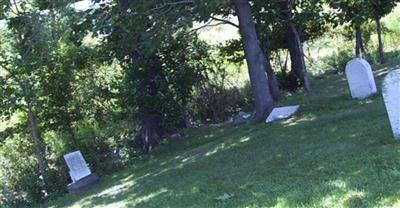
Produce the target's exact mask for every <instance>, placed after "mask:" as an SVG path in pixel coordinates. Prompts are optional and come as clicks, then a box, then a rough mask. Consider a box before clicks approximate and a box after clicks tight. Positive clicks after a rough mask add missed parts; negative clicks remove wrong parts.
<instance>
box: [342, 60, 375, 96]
mask: <svg viewBox="0 0 400 208" xmlns="http://www.w3.org/2000/svg"><path fill="white" fill-rule="evenodd" d="M346 77H347V81H348V83H349V87H350V92H351V96H352V97H353V98H356V99H364V98H367V97H369V96H371V95H372V94H375V93H376V92H377V90H376V84H375V79H374V74H373V73H372V68H371V65H370V64H369V63H368V62H367V61H366V60H365V59H362V58H355V59H353V60H351V61H349V62H348V63H347V65H346Z"/></svg>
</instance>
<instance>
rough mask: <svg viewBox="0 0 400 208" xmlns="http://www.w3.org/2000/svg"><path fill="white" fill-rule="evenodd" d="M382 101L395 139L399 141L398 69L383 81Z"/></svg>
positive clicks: (399, 90) (399, 98)
mask: <svg viewBox="0 0 400 208" xmlns="http://www.w3.org/2000/svg"><path fill="white" fill-rule="evenodd" d="M383 99H384V101H385V105H386V111H387V114H388V116H389V120H390V125H391V126H392V130H393V135H394V138H395V139H400V69H397V70H395V71H392V72H390V73H389V74H388V75H387V76H386V77H385V80H384V81H383Z"/></svg>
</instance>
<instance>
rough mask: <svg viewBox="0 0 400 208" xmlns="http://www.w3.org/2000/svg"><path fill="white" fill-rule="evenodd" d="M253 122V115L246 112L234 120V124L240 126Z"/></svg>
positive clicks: (240, 113)
mask: <svg viewBox="0 0 400 208" xmlns="http://www.w3.org/2000/svg"><path fill="white" fill-rule="evenodd" d="M250 120H251V113H246V112H239V114H238V115H236V116H235V118H234V119H233V124H235V125H240V124H245V123H248V122H250Z"/></svg>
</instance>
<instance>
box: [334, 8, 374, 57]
mask: <svg viewBox="0 0 400 208" xmlns="http://www.w3.org/2000/svg"><path fill="white" fill-rule="evenodd" d="M330 6H331V7H332V8H334V9H337V10H338V12H337V13H336V17H335V18H334V24H336V25H343V24H345V23H349V24H350V25H351V26H352V27H353V29H354V31H355V55H356V57H361V56H362V53H364V52H365V47H364V43H363V39H362V30H361V25H362V24H363V23H364V22H366V21H367V20H368V14H367V4H366V3H365V1H363V0H343V1H332V2H330Z"/></svg>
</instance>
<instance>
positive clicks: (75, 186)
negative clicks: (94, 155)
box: [64, 151, 99, 193]
mask: <svg viewBox="0 0 400 208" xmlns="http://www.w3.org/2000/svg"><path fill="white" fill-rule="evenodd" d="M64 160H65V162H66V163H67V166H68V168H69V175H70V176H71V180H72V183H71V184H69V185H68V187H67V188H68V191H69V193H77V192H79V191H82V190H86V189H88V188H90V187H92V186H93V185H95V184H97V182H98V180H99V177H98V176H97V175H96V174H93V173H92V172H91V171H90V169H89V166H88V165H87V163H86V161H85V159H84V158H83V156H82V153H81V152H80V151H75V152H71V153H68V154H66V155H64Z"/></svg>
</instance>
